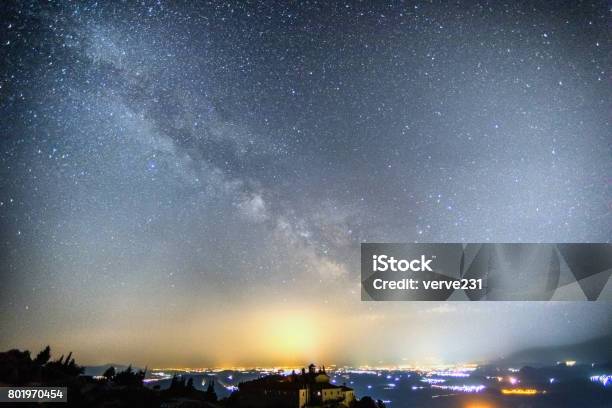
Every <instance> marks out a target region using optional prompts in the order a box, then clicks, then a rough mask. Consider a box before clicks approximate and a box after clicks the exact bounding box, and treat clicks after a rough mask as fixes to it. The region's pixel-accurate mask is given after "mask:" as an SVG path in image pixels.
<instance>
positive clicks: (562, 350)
mask: <svg viewBox="0 0 612 408" xmlns="http://www.w3.org/2000/svg"><path fill="white" fill-rule="evenodd" d="M567 360H575V361H577V362H578V363H588V364H590V363H591V362H595V361H598V362H602V361H612V334H608V335H606V336H601V337H596V338H593V339H589V340H586V341H583V342H579V343H572V344H564V345H559V346H543V347H532V348H528V349H524V350H521V351H517V352H515V353H512V354H510V355H509V356H507V357H505V358H503V359H499V360H498V361H497V362H495V364H499V365H513V366H518V367H522V366H524V365H531V366H544V365H550V364H555V363H556V362H558V361H567Z"/></svg>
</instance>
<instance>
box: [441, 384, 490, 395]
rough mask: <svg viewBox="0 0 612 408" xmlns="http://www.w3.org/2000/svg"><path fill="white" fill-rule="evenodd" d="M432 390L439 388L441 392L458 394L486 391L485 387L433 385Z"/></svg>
mask: <svg viewBox="0 0 612 408" xmlns="http://www.w3.org/2000/svg"><path fill="white" fill-rule="evenodd" d="M431 388H438V389H441V390H449V391H456V392H469V393H472V392H481V391H483V390H484V389H485V386H484V385H465V384H464V385H435V384H434V385H432V386H431Z"/></svg>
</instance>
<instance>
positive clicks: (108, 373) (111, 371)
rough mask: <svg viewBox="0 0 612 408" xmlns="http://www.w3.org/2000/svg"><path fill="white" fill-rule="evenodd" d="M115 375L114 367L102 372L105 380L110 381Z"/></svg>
mask: <svg viewBox="0 0 612 408" xmlns="http://www.w3.org/2000/svg"><path fill="white" fill-rule="evenodd" d="M115 374H116V371H115V367H113V366H110V367H108V368H107V369H106V371H104V374H102V375H103V376H104V377H106V379H107V380H112V379H113V377H114V376H115Z"/></svg>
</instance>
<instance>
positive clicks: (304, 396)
mask: <svg viewBox="0 0 612 408" xmlns="http://www.w3.org/2000/svg"><path fill="white" fill-rule="evenodd" d="M234 398H236V399H237V401H236V402H238V404H239V406H241V407H252V408H259V407H279V408H281V407H282V408H285V407H286V408H290V407H291V408H303V407H327V406H345V407H348V406H349V405H350V404H351V402H353V401H354V400H355V393H354V391H353V389H352V388H349V387H347V386H345V385H342V386H338V385H334V384H331V383H330V377H329V375H327V373H326V372H325V368H324V367H321V368H319V369H318V370H317V369H316V366H315V365H314V364H311V365H310V366H308V371H306V369H302V372H301V373H299V374H298V373H296V372H295V371H294V372H292V373H291V374H290V375H286V376H285V375H280V374H272V375H267V376H265V377H261V378H258V379H255V380H252V381H246V382H243V383H240V384H239V385H238V392H237V393H236V395H235V396H234Z"/></svg>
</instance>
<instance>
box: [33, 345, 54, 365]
mask: <svg viewBox="0 0 612 408" xmlns="http://www.w3.org/2000/svg"><path fill="white" fill-rule="evenodd" d="M49 359H51V347H49V346H47V347H45V348H44V349H42V350H41V351H40V352H39V353H38V354H37V355H36V358H35V359H34V364H38V365H41V366H42V365H45V364H47V363H48V362H49Z"/></svg>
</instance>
